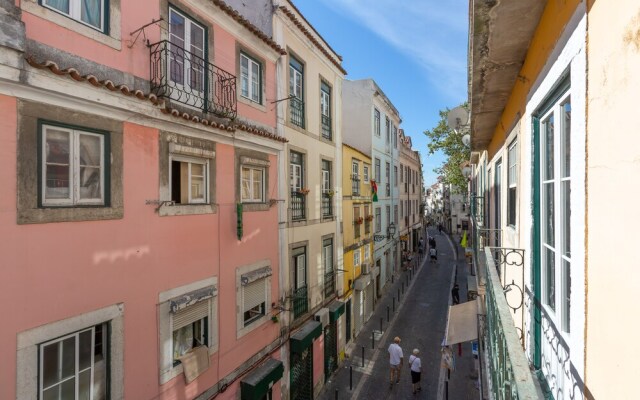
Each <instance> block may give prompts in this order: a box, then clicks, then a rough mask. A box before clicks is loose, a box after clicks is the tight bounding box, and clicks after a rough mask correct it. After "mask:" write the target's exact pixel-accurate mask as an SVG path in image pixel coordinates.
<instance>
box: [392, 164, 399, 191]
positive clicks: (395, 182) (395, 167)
mask: <svg viewBox="0 0 640 400" xmlns="http://www.w3.org/2000/svg"><path fill="white" fill-rule="evenodd" d="M393 186H394V187H398V167H397V166H396V165H394V166H393Z"/></svg>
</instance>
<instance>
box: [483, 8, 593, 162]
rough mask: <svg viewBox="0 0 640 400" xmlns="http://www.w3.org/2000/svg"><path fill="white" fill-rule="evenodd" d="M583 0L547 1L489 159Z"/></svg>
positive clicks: (497, 129)
mask: <svg viewBox="0 0 640 400" xmlns="http://www.w3.org/2000/svg"><path fill="white" fill-rule="evenodd" d="M580 3H582V1H581V0H564V1H555V0H552V1H547V5H546V6H545V9H544V12H543V13H542V17H541V18H540V23H539V24H538V27H537V28H536V31H535V33H534V36H533V39H532V40H531V44H530V45H529V50H528V51H527V55H526V58H525V62H524V65H523V66H522V69H521V70H520V73H519V75H520V78H519V79H517V80H516V82H515V84H514V87H513V90H512V91H511V95H510V96H509V100H508V101H507V104H506V105H505V108H504V111H503V112H502V116H501V117H500V120H499V122H498V124H497V125H496V128H495V130H494V132H493V137H492V139H491V143H490V144H489V147H488V149H487V150H488V152H489V159H491V158H493V156H494V155H495V154H496V152H497V151H498V150H499V149H500V147H502V145H503V144H504V141H505V139H506V137H507V134H508V132H509V131H510V130H511V128H512V127H513V125H514V124H515V123H516V121H517V120H519V119H520V117H521V116H522V115H524V113H525V108H526V105H527V95H528V94H529V92H530V91H531V88H532V86H533V84H534V83H535V81H536V79H537V78H538V75H539V74H540V72H541V71H542V68H543V67H544V65H545V64H546V62H547V60H548V59H549V56H550V54H551V51H552V50H553V48H554V46H555V44H556V42H557V41H558V39H559V38H560V34H561V33H562V31H563V30H564V27H565V25H566V24H567V23H568V22H569V19H570V18H571V16H572V15H573V13H574V12H575V11H576V8H577V7H578V4H580Z"/></svg>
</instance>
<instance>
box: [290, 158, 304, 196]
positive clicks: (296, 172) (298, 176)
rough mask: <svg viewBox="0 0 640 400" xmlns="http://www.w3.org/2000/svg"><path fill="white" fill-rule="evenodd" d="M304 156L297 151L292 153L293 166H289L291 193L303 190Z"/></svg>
mask: <svg viewBox="0 0 640 400" xmlns="http://www.w3.org/2000/svg"><path fill="white" fill-rule="evenodd" d="M302 168H303V155H302V153H298V152H295V151H292V152H291V164H290V165H289V173H290V175H291V185H290V186H291V191H292V192H297V191H299V190H300V189H302V188H303V184H304V182H303V176H302V171H303V169H302Z"/></svg>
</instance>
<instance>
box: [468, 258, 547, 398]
mask: <svg viewBox="0 0 640 400" xmlns="http://www.w3.org/2000/svg"><path fill="white" fill-rule="evenodd" d="M496 250H497V251H500V252H501V254H502V256H501V257H502V260H503V261H502V263H501V264H500V265H498V264H496V262H495V260H494V258H493V255H494V252H495V251H496ZM484 256H485V259H486V265H485V268H484V271H483V272H484V273H486V288H485V289H486V292H485V293H486V297H485V299H486V316H484V317H481V318H480V326H481V328H482V329H481V333H482V337H481V340H482V341H483V346H482V347H481V348H482V350H483V351H486V352H487V354H486V356H487V358H486V360H487V361H488V365H487V369H488V376H487V380H488V382H489V388H490V390H491V392H492V394H493V396H492V398H495V399H498V400H502V399H539V398H541V397H540V396H541V390H540V387H539V384H538V381H537V380H536V379H535V377H534V375H533V373H532V372H531V369H530V368H529V362H528V360H527V357H526V355H525V353H524V349H523V343H522V330H520V334H519V333H518V328H517V327H516V326H515V325H514V317H512V316H511V311H513V312H514V313H515V312H516V311H518V310H521V312H522V311H523V310H524V304H523V301H524V291H522V288H521V286H520V285H524V282H518V283H516V282H515V279H514V280H513V281H512V282H511V283H507V284H504V283H503V279H504V278H502V277H503V276H505V275H508V274H507V273H505V268H507V267H518V268H519V269H522V270H524V268H523V266H524V250H521V249H508V248H490V247H487V248H485V249H484ZM500 269H502V274H500V275H499V274H498V271H499V270H500ZM517 274H518V276H521V275H520V273H519V271H518V272H517ZM523 278H524V277H523ZM510 292H513V293H512V296H509V293H510ZM509 298H512V299H519V301H517V302H514V301H513V300H509Z"/></svg>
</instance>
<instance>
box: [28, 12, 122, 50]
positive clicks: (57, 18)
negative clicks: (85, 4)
mask: <svg viewBox="0 0 640 400" xmlns="http://www.w3.org/2000/svg"><path fill="white" fill-rule="evenodd" d="M41 2H42V0H22V1H21V2H20V8H21V9H22V11H23V12H27V13H29V14H32V15H34V16H36V17H39V18H42V19H45V20H47V21H50V22H52V23H54V24H56V25H60V26H62V27H64V28H65V29H69V30H71V31H73V32H75V33H78V34H79V35H82V36H85V37H87V38H89V39H91V40H95V41H96V42H99V43H102V44H104V45H106V46H109V47H111V48H112V49H115V50H122V32H121V28H120V27H121V25H122V24H121V14H120V8H121V7H120V2H121V0H105V8H108V10H106V12H105V26H104V29H103V30H102V31H101V30H99V29H96V28H94V27H91V26H89V25H87V24H84V23H83V22H80V21H78V20H75V19H73V18H72V17H69V16H67V15H64V14H62V13H60V12H58V11H56V10H53V9H51V8H48V7H45V6H44V5H42V4H40V3H41Z"/></svg>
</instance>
